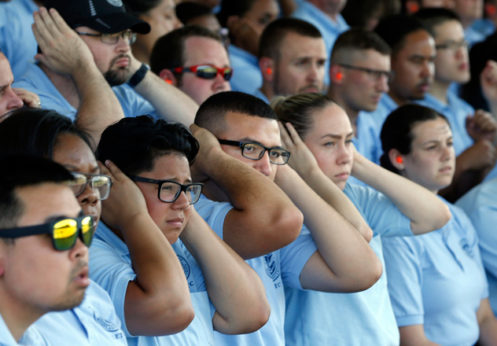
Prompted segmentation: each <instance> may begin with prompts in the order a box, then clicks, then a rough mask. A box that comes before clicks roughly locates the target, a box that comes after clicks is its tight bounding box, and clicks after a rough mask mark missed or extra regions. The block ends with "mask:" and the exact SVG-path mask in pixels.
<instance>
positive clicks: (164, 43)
mask: <svg viewBox="0 0 497 346" xmlns="http://www.w3.org/2000/svg"><path fill="white" fill-rule="evenodd" d="M150 67H151V68H152V71H153V72H154V73H155V74H157V75H158V76H160V77H161V78H162V79H163V80H165V81H166V82H167V83H169V84H172V85H174V86H176V87H178V88H179V89H180V90H181V91H183V92H184V93H186V94H187V95H189V96H190V97H191V98H193V99H194V100H195V101H196V102H197V103H198V104H201V103H202V102H204V101H205V100H206V99H207V98H208V97H209V96H211V95H213V94H215V93H217V92H220V91H228V90H231V87H230V83H229V81H230V79H231V76H232V75H233V69H232V68H231V67H230V61H229V59H228V52H227V51H226V48H225V47H224V45H223V41H222V38H221V36H219V35H217V34H215V33H213V32H211V31H210V30H208V29H206V28H203V27H200V26H195V25H189V26H185V27H182V28H179V29H175V30H173V31H171V32H169V33H167V34H166V35H164V36H162V37H161V38H160V39H158V40H157V42H156V43H155V45H154V48H153V50H152V54H151V56H150Z"/></svg>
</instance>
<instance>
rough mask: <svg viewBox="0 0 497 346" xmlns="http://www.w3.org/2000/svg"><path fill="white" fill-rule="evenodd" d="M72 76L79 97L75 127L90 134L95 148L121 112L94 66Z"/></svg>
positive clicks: (110, 89)
mask: <svg viewBox="0 0 497 346" xmlns="http://www.w3.org/2000/svg"><path fill="white" fill-rule="evenodd" d="M72 76H73V79H74V82H75V84H76V86H77V88H78V92H79V97H80V105H79V108H78V114H77V117H76V125H77V126H78V127H79V128H81V129H82V130H84V131H86V132H87V133H88V134H90V136H91V137H92V139H93V140H94V145H95V147H96V146H97V145H98V142H99V141H100V136H101V135H102V132H103V131H104V130H105V129H106V128H107V127H108V126H110V125H111V124H113V123H115V122H117V121H119V120H120V119H122V118H123V117H124V114H123V110H122V108H121V105H120V103H119V101H118V100H117V97H116V95H115V94H114V92H113V91H112V88H111V87H110V86H109V84H108V83H107V81H106V80H105V78H104V77H103V75H102V73H101V72H100V71H99V70H98V68H97V67H96V66H95V65H94V64H93V66H92V65H90V66H88V68H84V69H83V68H82V69H79V70H77V71H75V72H74V73H73V75H72Z"/></svg>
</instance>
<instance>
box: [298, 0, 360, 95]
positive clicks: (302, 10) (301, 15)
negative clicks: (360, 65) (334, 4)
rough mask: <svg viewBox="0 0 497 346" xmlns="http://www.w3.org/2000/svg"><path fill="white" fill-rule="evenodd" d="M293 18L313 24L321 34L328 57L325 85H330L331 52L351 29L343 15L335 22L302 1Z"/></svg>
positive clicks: (308, 3)
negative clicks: (340, 38)
mask: <svg viewBox="0 0 497 346" xmlns="http://www.w3.org/2000/svg"><path fill="white" fill-rule="evenodd" d="M292 17H295V18H298V19H302V20H305V21H306V22H309V23H311V24H313V25H314V26H315V27H316V28H318V30H319V31H320V32H321V35H322V36H323V39H324V44H325V47H326V56H327V57H328V58H327V59H326V64H325V71H326V73H325V74H324V83H325V85H329V84H330V76H329V73H327V72H328V71H329V70H330V54H331V50H332V49H333V45H334V44H335V41H336V39H337V37H338V36H339V35H340V34H341V33H343V32H344V31H347V30H348V29H349V28H350V27H349V25H348V24H347V23H346V22H345V19H343V17H342V15H340V14H339V15H338V16H337V20H336V21H333V20H332V19H331V18H330V17H328V15H326V14H325V13H324V12H322V11H321V10H320V9H318V8H317V7H316V6H314V5H313V4H311V3H310V2H308V1H302V3H301V4H300V5H299V7H298V8H297V10H295V12H293V14H292Z"/></svg>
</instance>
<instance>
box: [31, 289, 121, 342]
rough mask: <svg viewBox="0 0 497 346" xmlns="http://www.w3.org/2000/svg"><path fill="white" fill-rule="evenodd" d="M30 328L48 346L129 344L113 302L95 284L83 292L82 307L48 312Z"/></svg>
mask: <svg viewBox="0 0 497 346" xmlns="http://www.w3.org/2000/svg"><path fill="white" fill-rule="evenodd" d="M33 326H34V327H35V328H36V329H37V330H38V332H39V333H40V334H41V337H42V339H43V340H44V342H45V343H46V344H47V345H65V344H71V345H78V346H80V345H89V346H91V345H99V346H100V345H102V346H105V345H108V346H113V345H127V344H128V343H127V342H126V336H125V335H124V332H123V330H122V329H121V321H120V320H119V318H118V317H117V314H116V311H115V310H114V305H113V304H112V300H111V299H110V297H109V295H108V294H107V292H105V291H104V290H103V289H102V288H101V287H100V286H99V285H98V284H97V283H96V282H94V281H91V283H90V286H88V288H87V289H86V292H85V298H84V300H83V302H82V303H81V305H79V306H78V307H75V308H73V309H71V310H66V311H60V312H49V313H47V314H45V315H43V316H42V317H41V318H40V319H39V320H37V321H36V322H35V323H34V324H33ZM30 329H31V328H30Z"/></svg>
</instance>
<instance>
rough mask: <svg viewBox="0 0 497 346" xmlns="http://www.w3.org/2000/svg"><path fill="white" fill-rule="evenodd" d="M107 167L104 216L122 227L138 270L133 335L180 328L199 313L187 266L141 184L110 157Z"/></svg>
mask: <svg viewBox="0 0 497 346" xmlns="http://www.w3.org/2000/svg"><path fill="white" fill-rule="evenodd" d="M107 167H108V171H107V173H109V174H110V175H111V176H112V180H113V186H112V190H111V194H110V196H109V199H107V200H106V201H104V202H103V213H102V217H103V220H104V222H105V223H106V224H107V225H109V226H110V227H112V228H113V229H115V230H117V232H119V233H120V234H118V235H120V236H121V237H122V239H123V240H124V242H125V243H126V245H127V247H128V249H129V252H130V256H131V262H132V265H133V270H134V271H135V273H136V279H135V280H134V281H132V282H130V283H129V284H128V288H127V291H126V298H125V302H124V313H125V318H126V327H127V328H128V330H129V331H130V333H132V334H134V335H164V334H172V333H177V332H180V331H182V330H183V329H185V328H186V327H187V326H188V325H189V324H190V322H191V321H192V320H193V316H194V312H193V307H192V305H191V301H190V292H189V290H188V284H187V282H186V278H185V274H184V272H183V268H182V267H181V264H180V263H179V261H178V258H177V256H176V254H175V253H174V251H173V249H172V247H171V245H170V244H169V242H168V241H167V239H166V237H165V236H164V234H162V232H161V230H160V229H159V228H158V227H157V225H156V224H155V222H154V221H153V220H152V218H151V217H150V215H149V214H148V211H147V206H146V204H145V199H144V198H143V195H142V194H141V192H140V190H139V189H138V187H137V186H136V185H135V184H134V183H133V182H132V181H131V180H130V179H129V178H127V177H126V176H125V175H124V174H123V173H122V172H121V171H120V170H119V169H118V168H117V167H116V166H115V165H114V164H112V163H111V162H107ZM103 169H104V168H103Z"/></svg>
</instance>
